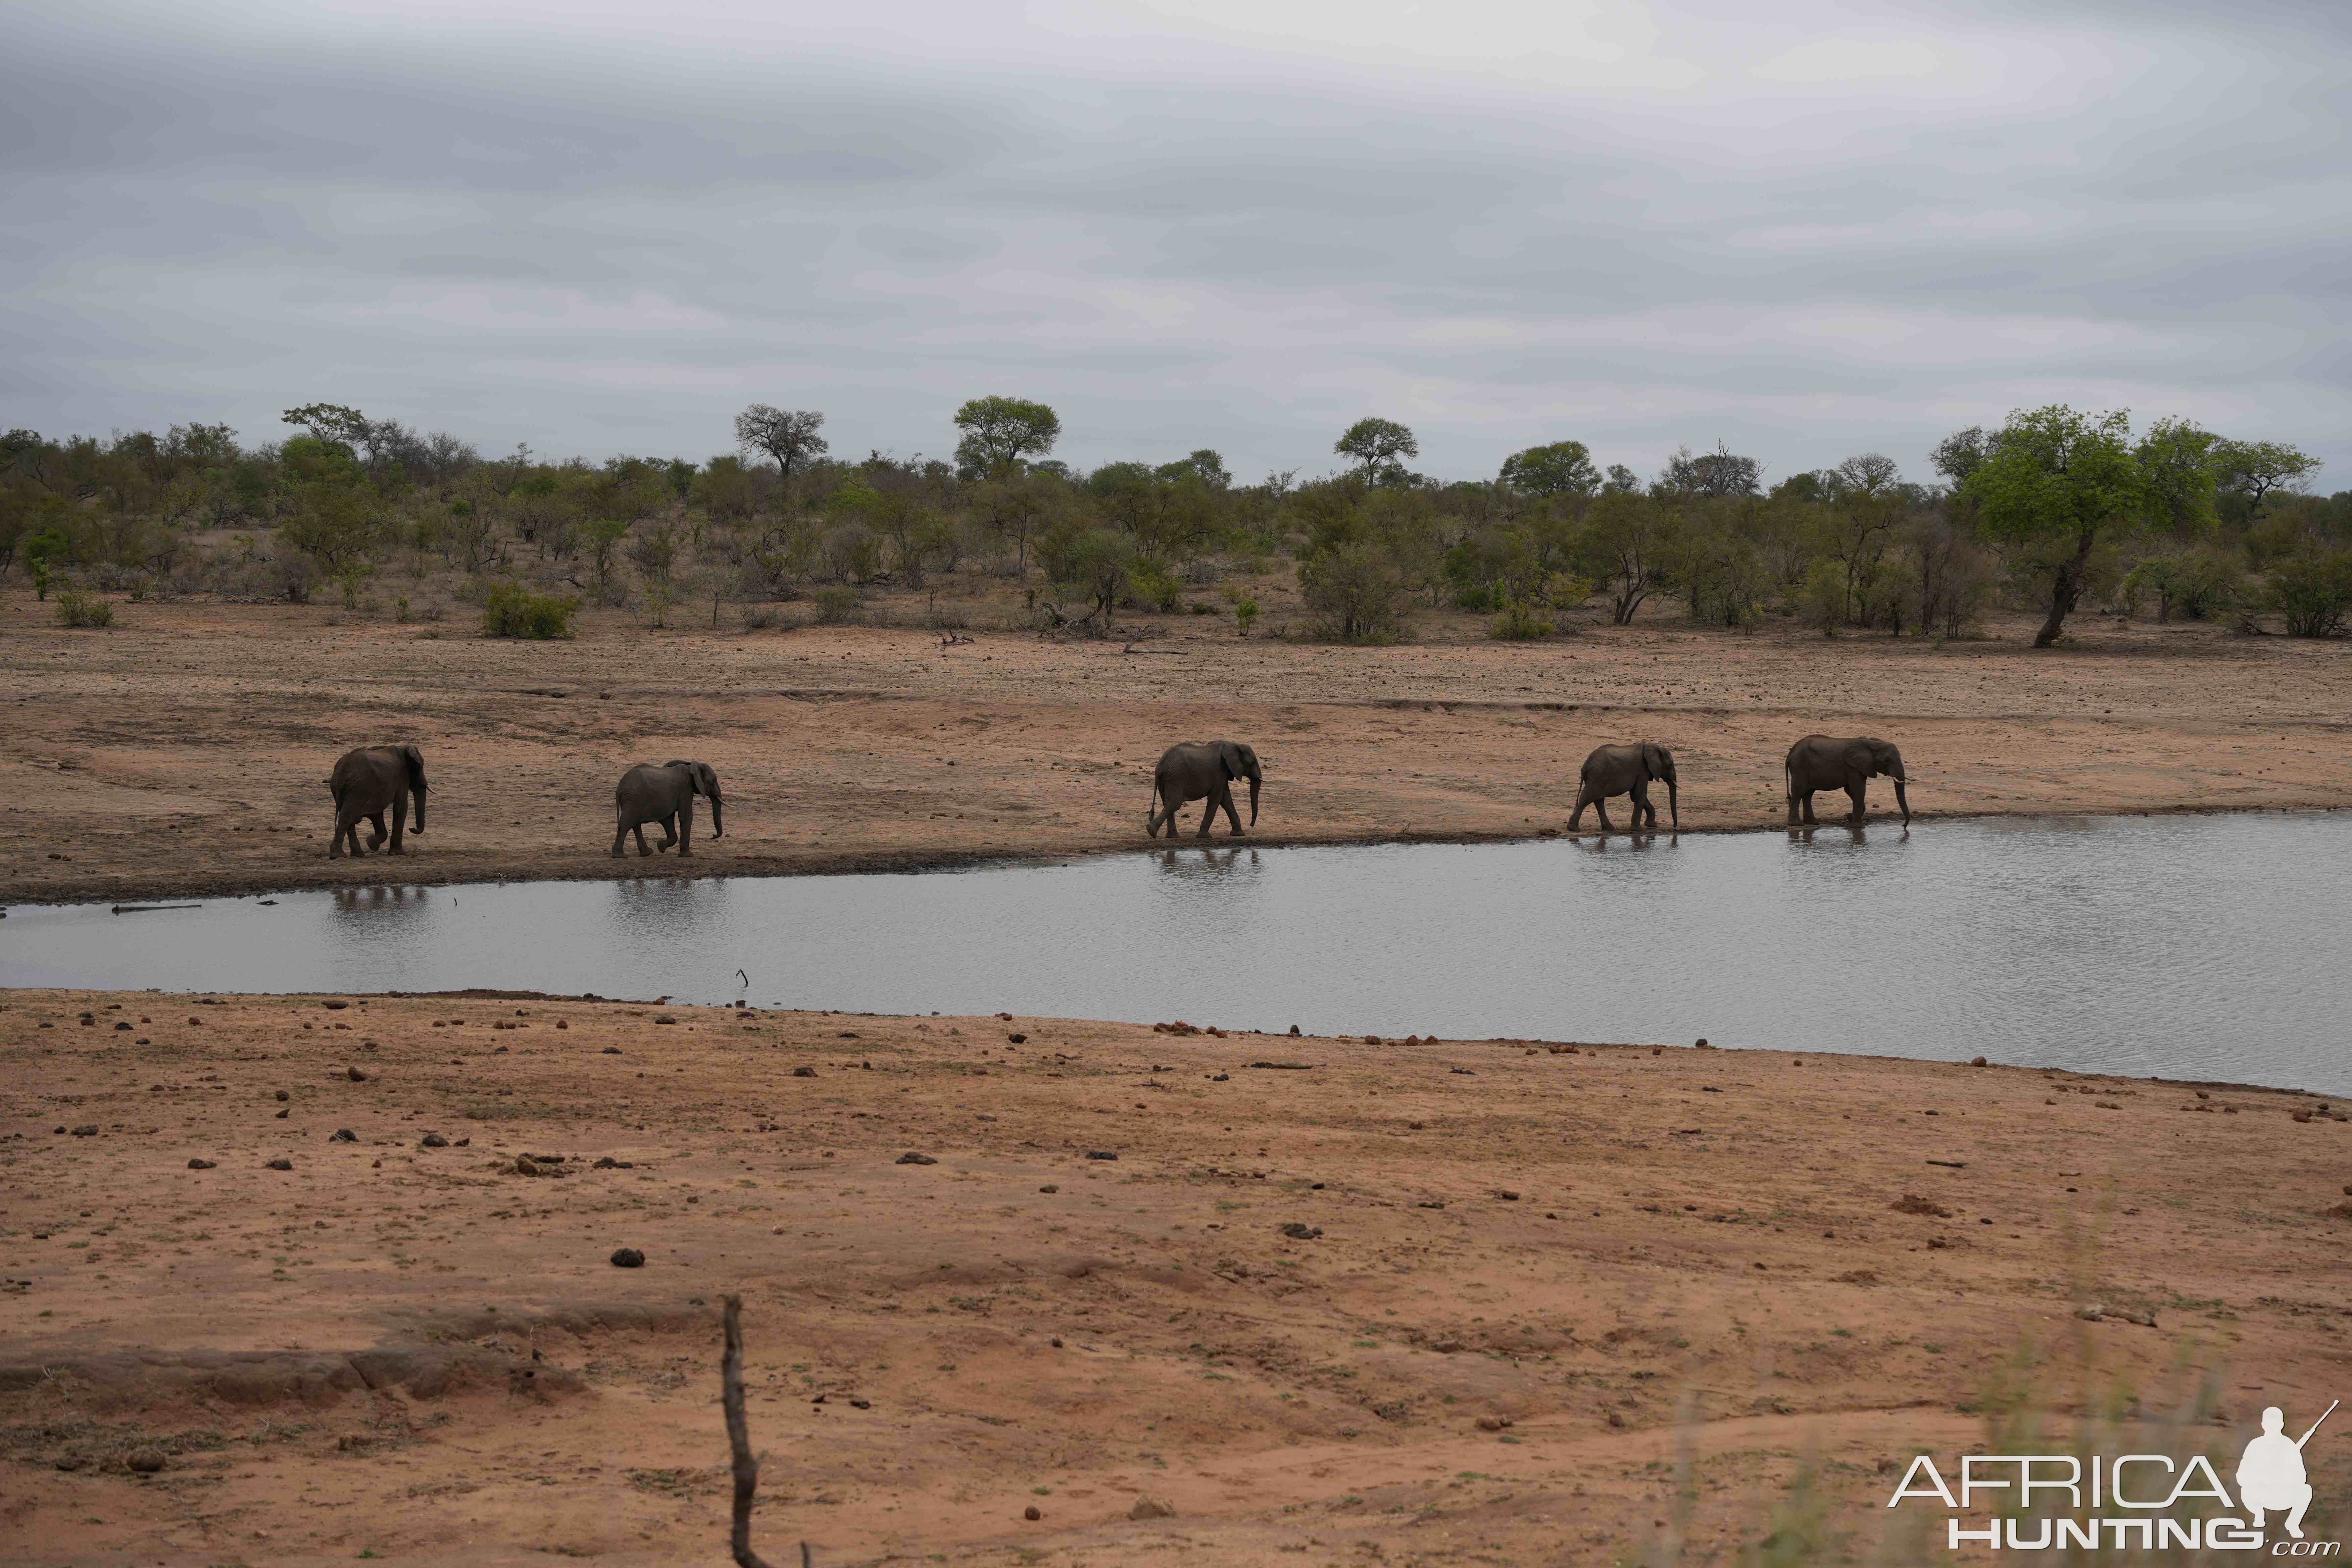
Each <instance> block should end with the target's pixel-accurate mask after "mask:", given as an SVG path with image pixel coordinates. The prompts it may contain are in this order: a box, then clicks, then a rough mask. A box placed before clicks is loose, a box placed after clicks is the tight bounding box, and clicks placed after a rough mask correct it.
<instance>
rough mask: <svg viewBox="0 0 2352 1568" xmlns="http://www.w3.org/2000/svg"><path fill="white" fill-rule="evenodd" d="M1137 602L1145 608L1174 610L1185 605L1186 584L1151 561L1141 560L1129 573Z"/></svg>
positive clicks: (1129, 579)
mask: <svg viewBox="0 0 2352 1568" xmlns="http://www.w3.org/2000/svg"><path fill="white" fill-rule="evenodd" d="M1127 582H1128V586H1129V589H1130V590H1132V592H1133V593H1134V595H1135V603H1136V604H1137V605H1139V606H1140V607H1141V608H1143V609H1147V610H1161V611H1174V610H1179V609H1181V608H1182V607H1183V605H1184V584H1182V583H1181V582H1180V581H1178V580H1177V579H1176V578H1174V577H1172V576H1171V575H1169V574H1167V573H1165V572H1163V571H1161V570H1160V568H1159V567H1157V566H1155V565H1153V564H1152V563H1150V562H1149V561H1139V562H1137V563H1135V565H1134V566H1132V567H1130V568H1129V571H1128V574H1127Z"/></svg>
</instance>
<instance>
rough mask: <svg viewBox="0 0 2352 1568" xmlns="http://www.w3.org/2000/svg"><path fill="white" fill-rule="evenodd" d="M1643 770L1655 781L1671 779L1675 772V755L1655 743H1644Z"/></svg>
mask: <svg viewBox="0 0 2352 1568" xmlns="http://www.w3.org/2000/svg"><path fill="white" fill-rule="evenodd" d="M1642 769H1643V772H1644V773H1647V774H1648V775H1649V776H1650V777H1652V778H1654V779H1663V778H1666V777H1669V776H1671V775H1672V774H1673V773H1674V771H1675V754H1674V753H1673V752H1669V751H1667V750H1666V749H1665V748H1664V746H1661V745H1659V744H1658V743H1657V742H1655V741H1644V742H1642Z"/></svg>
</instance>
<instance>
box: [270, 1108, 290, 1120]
mask: <svg viewBox="0 0 2352 1568" xmlns="http://www.w3.org/2000/svg"><path fill="white" fill-rule="evenodd" d="M293 1114H294V1113H293V1112H292V1111H291V1110H281V1111H279V1112H278V1114H277V1115H276V1116H274V1117H272V1118H271V1119H270V1120H272V1121H285V1120H286V1119H287V1118H288V1117H289V1116H291V1115H293Z"/></svg>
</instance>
